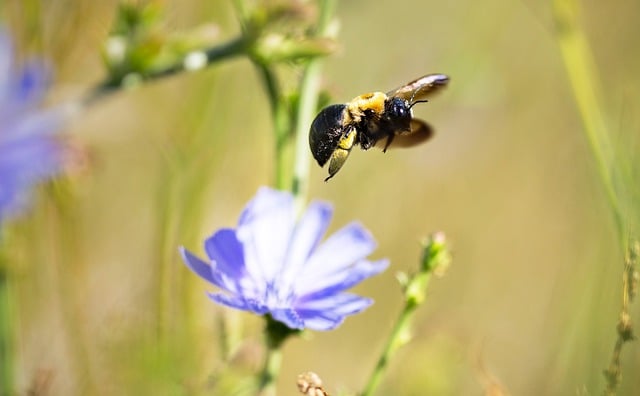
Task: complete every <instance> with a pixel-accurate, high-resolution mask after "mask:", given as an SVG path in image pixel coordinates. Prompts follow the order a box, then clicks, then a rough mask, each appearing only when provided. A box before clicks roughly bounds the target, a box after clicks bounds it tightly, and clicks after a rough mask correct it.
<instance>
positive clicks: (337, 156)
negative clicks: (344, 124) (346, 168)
mask: <svg viewBox="0 0 640 396" xmlns="http://www.w3.org/2000/svg"><path fill="white" fill-rule="evenodd" d="M355 141H356V131H355V129H352V130H350V131H349V132H347V133H346V134H345V135H344V137H342V138H341V139H340V141H339V142H338V147H336V149H335V150H334V151H333V153H332V154H331V161H330V162H329V176H327V178H326V179H324V181H325V182H326V181H327V180H329V179H331V178H332V177H333V176H335V174H336V173H338V171H339V170H340V168H342V165H344V163H345V162H346V161H347V158H348V157H349V153H351V148H353V145H354V144H355Z"/></svg>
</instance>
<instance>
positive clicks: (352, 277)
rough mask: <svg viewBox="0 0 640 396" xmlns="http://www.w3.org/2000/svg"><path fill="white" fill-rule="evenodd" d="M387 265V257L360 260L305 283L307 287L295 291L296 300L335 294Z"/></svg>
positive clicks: (380, 270)
mask: <svg viewBox="0 0 640 396" xmlns="http://www.w3.org/2000/svg"><path fill="white" fill-rule="evenodd" d="M388 266H389V260H387V259H383V260H378V261H375V262H373V263H372V262H369V261H366V260H363V261H360V262H358V263H356V264H355V265H354V266H352V267H349V268H345V269H344V270H343V271H339V272H336V273H334V274H331V275H328V276H326V277H324V278H322V279H318V280H317V281H316V283H315V284H313V285H311V286H309V285H308V284H307V286H308V288H307V289H298V291H297V293H296V295H298V296H300V297H299V300H298V301H308V300H313V299H317V298H324V297H327V296H330V295H333V294H337V293H339V292H341V291H343V290H346V289H349V288H351V287H353V286H355V285H357V284H358V283H360V282H362V281H363V280H365V279H367V278H369V277H371V276H373V275H376V274H379V273H380V272H382V271H384V270H385V269H386V268H387V267H388ZM296 288H297V285H296Z"/></svg>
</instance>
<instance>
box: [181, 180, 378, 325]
mask: <svg viewBox="0 0 640 396" xmlns="http://www.w3.org/2000/svg"><path fill="white" fill-rule="evenodd" d="M332 212H333V209H332V208H331V206H330V205H328V204H326V203H323V202H313V203H312V204H311V205H310V206H309V207H308V209H307V211H306V212H305V213H304V214H303V215H302V217H301V218H300V219H299V221H297V223H296V211H295V208H294V202H293V197H292V195H291V194H290V193H287V192H281V191H276V190H273V189H270V188H261V189H260V190H259V191H258V193H257V195H256V196H255V197H254V198H253V199H252V200H251V201H250V202H249V203H248V204H247V206H246V207H245V209H244V211H243V212H242V214H241V215H240V220H239V221H238V227H237V228H236V229H221V230H219V231H217V232H216V233H215V234H213V235H212V236H211V237H209V238H208V239H207V240H206V241H205V243H204V248H205V251H206V253H207V255H208V256H209V260H208V262H205V261H203V260H201V259H199V258H198V257H196V256H194V255H193V254H192V253H190V252H189V251H187V250H186V249H184V248H182V247H181V248H180V252H181V254H182V257H183V259H184V261H185V263H186V264H187V266H189V268H191V270H192V271H193V272H195V273H196V274H197V275H199V276H200V277H202V278H204V279H205V280H207V281H209V282H210V283H212V284H214V285H215V286H217V287H218V288H220V289H222V290H223V291H224V293H210V294H209V297H210V298H211V299H212V300H213V301H215V302H217V303H219V304H222V305H226V306H229V307H232V308H237V309H241V310H244V311H250V312H254V313H256V314H258V315H263V314H270V315H271V317H272V318H273V319H275V320H277V321H279V322H282V323H284V324H285V325H287V326H288V327H289V328H292V329H304V328H309V329H313V330H330V329H333V328H335V327H336V326H338V325H340V323H342V321H343V320H344V319H345V317H346V316H347V315H352V314H355V313H358V312H360V311H362V310H363V309H365V308H366V307H368V306H369V305H371V303H372V302H373V301H372V300H371V299H368V298H364V297H360V296H357V295H354V294H350V293H345V292H344V290H346V289H349V288H350V287H352V286H354V285H356V284H358V283H360V282H361V281H363V280H364V279H366V278H368V277H370V276H372V275H375V274H378V273H379V272H381V271H383V270H384V269H385V268H386V267H387V265H388V261H387V260H379V261H375V262H370V261H367V260H366V259H365V258H366V256H368V255H369V254H370V253H371V252H372V251H373V250H374V249H375V247H376V243H375V241H374V240H373V238H372V236H371V235H370V234H369V232H368V231H367V230H366V229H365V228H364V227H362V226H361V225H359V224H357V223H351V224H349V225H347V226H345V227H344V228H342V229H341V230H339V231H337V232H336V233H335V234H333V235H332V236H331V237H330V238H328V239H327V240H326V241H324V242H323V243H322V244H320V239H321V238H322V236H323V235H324V233H325V231H326V229H327V227H328V225H329V222H330V220H331V215H332Z"/></svg>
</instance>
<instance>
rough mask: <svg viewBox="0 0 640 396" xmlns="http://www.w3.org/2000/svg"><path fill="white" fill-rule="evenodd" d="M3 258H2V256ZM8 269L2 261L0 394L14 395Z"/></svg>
mask: <svg viewBox="0 0 640 396" xmlns="http://www.w3.org/2000/svg"><path fill="white" fill-rule="evenodd" d="M0 259H1V258H0ZM7 272H8V271H7V269H6V268H4V267H3V266H2V263H0V394H2V395H12V394H14V389H13V370H14V363H15V362H14V359H13V358H14V356H13V350H12V345H13V332H12V327H11V324H12V323H13V315H12V312H13V310H12V304H11V290H10V284H9V274H8V273H7Z"/></svg>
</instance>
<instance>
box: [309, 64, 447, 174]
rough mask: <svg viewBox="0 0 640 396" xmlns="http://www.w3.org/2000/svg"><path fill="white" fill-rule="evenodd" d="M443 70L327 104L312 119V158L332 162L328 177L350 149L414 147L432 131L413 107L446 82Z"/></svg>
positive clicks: (321, 164)
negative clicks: (415, 114)
mask: <svg viewBox="0 0 640 396" xmlns="http://www.w3.org/2000/svg"><path fill="white" fill-rule="evenodd" d="M448 82H449V77H447V76H445V75H444V74H428V75H426V76H423V77H420V78H418V79H416V80H414V81H411V82H410V83H408V84H405V85H403V86H401V87H399V88H396V89H394V90H392V91H389V92H387V93H386V94H385V93H382V92H371V93H367V94H364V95H360V96H357V97H355V98H353V100H351V101H350V102H348V103H343V104H334V105H330V106H327V107H325V108H324V109H322V110H321V111H320V113H318V115H317V116H316V118H315V119H314V120H313V122H312V123H311V129H310V131H309V147H310V148H311V153H312V154H313V158H315V159H316V161H317V162H318V164H319V165H320V166H321V167H323V166H324V165H325V164H326V163H327V162H329V176H328V177H327V178H326V179H324V181H325V182H326V181H328V180H329V179H331V178H332V177H333V176H335V175H336V173H338V171H339V170H340V168H342V166H343V165H344V163H345V162H346V161H347V158H348V157H349V153H350V152H351V149H352V148H353V147H354V146H356V145H358V144H359V145H360V147H361V148H362V149H363V150H368V149H370V148H371V147H373V146H376V145H377V146H381V148H382V151H383V152H386V151H387V149H388V148H389V147H390V146H391V144H392V143H393V147H412V146H415V145H417V144H420V143H422V142H424V141H426V140H427V139H429V138H430V137H431V135H433V129H432V128H431V127H430V126H429V125H428V124H427V123H426V122H424V121H422V120H419V119H416V118H413V112H412V108H413V106H414V105H416V104H417V103H424V102H427V100H426V99H425V98H426V97H427V96H429V95H431V94H432V93H434V92H436V91H439V90H440V89H442V88H443V87H445V86H446V85H447V83H448Z"/></svg>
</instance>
